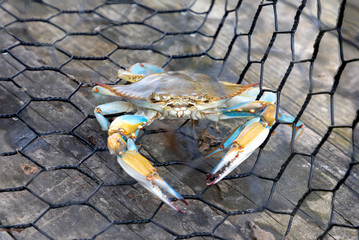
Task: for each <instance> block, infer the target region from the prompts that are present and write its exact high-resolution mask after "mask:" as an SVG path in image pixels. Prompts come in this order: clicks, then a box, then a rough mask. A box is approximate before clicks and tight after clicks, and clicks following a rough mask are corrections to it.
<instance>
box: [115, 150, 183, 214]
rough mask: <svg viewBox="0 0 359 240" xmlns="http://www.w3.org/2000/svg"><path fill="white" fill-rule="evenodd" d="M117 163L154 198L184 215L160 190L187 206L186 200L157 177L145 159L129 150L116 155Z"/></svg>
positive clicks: (155, 170) (154, 170)
mask: <svg viewBox="0 0 359 240" xmlns="http://www.w3.org/2000/svg"><path fill="white" fill-rule="evenodd" d="M117 161H118V163H119V164H120V165H121V167H122V168H123V169H124V170H125V171H126V172H127V173H128V174H129V175H130V176H131V177H133V178H134V179H136V180H137V181H138V183H140V184H141V185H142V186H143V187H145V188H146V189H147V190H148V191H149V192H151V193H152V194H153V195H154V196H156V197H158V198H159V199H161V200H162V201H163V202H164V203H166V204H167V205H169V206H170V207H171V208H173V209H175V210H176V211H178V212H181V213H184V211H183V210H181V209H180V208H178V207H177V206H176V205H174V204H173V203H172V202H171V201H170V200H169V198H168V197H167V195H166V194H165V193H164V192H163V191H162V190H164V191H165V192H167V193H169V194H170V195H172V196H173V197H174V198H176V199H179V200H181V201H183V202H184V203H185V204H186V205H188V203H187V202H186V200H185V199H184V198H183V197H182V196H181V195H180V194H178V193H177V192H176V191H175V190H174V189H173V188H172V187H171V186H170V185H169V184H168V183H167V182H166V181H165V180H163V179H162V178H161V177H160V176H159V175H158V173H157V169H156V168H154V167H153V166H152V165H151V163H150V162H149V161H148V160H147V159H146V158H145V157H143V156H142V155H141V154H139V153H138V152H137V151H133V150H129V151H126V152H125V153H124V154H123V155H122V156H120V155H118V156H117Z"/></svg>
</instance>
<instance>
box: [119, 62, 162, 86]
mask: <svg viewBox="0 0 359 240" xmlns="http://www.w3.org/2000/svg"><path fill="white" fill-rule="evenodd" d="M162 72H164V70H163V68H161V67H159V66H156V65H152V64H148V63H136V64H135V65H133V66H132V67H130V69H129V70H128V71H126V70H123V69H120V70H119V71H118V73H117V76H118V77H119V78H121V79H123V80H126V81H128V82H138V81H140V80H141V79H142V78H143V77H144V76H147V75H149V74H152V73H162Z"/></svg>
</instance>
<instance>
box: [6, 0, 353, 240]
mask: <svg viewBox="0 0 359 240" xmlns="http://www.w3.org/2000/svg"><path fill="white" fill-rule="evenodd" d="M358 11H359V6H358V4H357V3H355V2H354V1H352V2H350V1H345V0H343V1H334V0H333V1H325V3H324V1H320V0H317V1H306V0H303V1H301V2H299V1H237V2H236V1H214V0H212V1H201V0H198V1H178V2H175V1H174V2H171V3H169V2H166V1H163V3H161V1H160V2H157V3H153V2H151V1H131V0H118V1H115V0H113V1H46V0H37V1H6V0H5V1H4V0H3V1H0V53H1V56H0V63H1V64H0V70H1V71H0V91H1V95H0V96H1V97H0V98H1V104H0V130H1V131H0V138H1V146H0V161H1V166H2V167H1V168H2V169H1V176H0V179H1V181H0V206H1V210H0V214H1V215H0V216H1V218H0V230H1V232H0V234H1V235H0V236H1V238H3V239H23V238H26V239H68V238H83V239H116V238H117V239H171V238H173V239H188V238H199V239H211V238H215V239H280V238H289V239H313V238H318V239H358V238H359V235H358V229H359V212H358V208H357V205H356V204H357V202H358V197H359V194H358V192H359V191H358V186H359V185H358V175H357V172H358V160H357V154H358V136H359V135H358V130H357V128H358V127H357V123H358V121H359V115H358V113H359V110H358V107H357V106H358V103H359V101H358V100H359V99H358V90H357V89H358V88H357V87H356V86H357V85H356V83H357V81H356V80H357V76H358V69H359V68H358V63H359V57H358V56H359V54H358V52H359V44H358V37H357V35H356V34H357V32H358V25H357V20H358V19H357V16H358V14H356V13H358ZM136 62H149V63H152V64H157V65H160V66H163V67H164V68H165V69H166V70H181V69H182V70H188V71H191V72H203V73H206V74H208V75H211V76H216V77H219V78H220V79H221V80H225V81H229V82H236V83H244V82H246V83H255V82H260V87H261V89H262V92H261V93H263V91H272V92H275V93H277V96H278V100H277V107H278V108H280V109H282V111H284V112H287V113H289V114H291V115H293V116H296V119H295V121H294V123H290V124H288V123H284V122H277V123H276V124H275V125H274V127H273V128H272V129H271V132H272V133H275V134H270V137H269V138H267V140H266V141H265V142H264V143H263V144H262V145H261V147H260V148H259V149H258V150H257V151H256V152H255V153H254V154H253V155H252V156H251V157H250V158H249V159H248V160H246V162H245V163H243V164H242V165H241V166H240V167H239V168H238V169H237V170H235V171H234V172H232V173H231V174H230V176H228V177H226V178H225V179H224V180H223V181H222V182H221V183H219V184H217V185H216V186H211V187H209V186H206V184H205V181H204V179H205V177H206V174H207V173H208V172H209V171H211V169H212V168H213V166H214V165H215V164H216V163H217V162H218V160H219V159H220V156H215V157H213V158H210V159H205V160H204V159H201V154H203V153H206V152H208V151H210V150H211V149H213V148H215V147H217V146H218V145H219V144H220V142H221V140H222V139H224V138H225V136H226V134H227V133H229V132H230V131H231V129H233V128H234V127H235V126H236V125H238V124H240V122H239V121H237V120H236V121H229V122H224V123H220V124H219V126H218V127H219V129H220V130H221V131H220V133H219V132H217V131H216V126H214V125H213V123H211V122H208V121H200V122H199V123H196V124H195V125H194V126H192V125H191V122H188V121H163V122H155V123H154V124H153V125H151V126H149V127H146V128H145V129H144V131H143V133H141V135H140V137H139V138H138V139H137V144H139V145H140V152H141V153H142V154H143V155H144V156H145V157H146V158H148V159H149V160H150V161H151V162H152V163H153V165H154V166H155V167H156V168H158V170H159V172H160V174H161V176H162V177H164V178H165V179H166V180H167V181H168V182H169V183H170V185H171V186H173V187H174V188H175V189H176V190H178V192H179V193H180V194H181V195H183V196H184V198H185V199H187V201H188V202H189V206H188V207H186V213H185V214H180V213H175V212H173V210H171V209H170V208H169V207H168V206H165V205H164V204H163V203H162V202H161V201H159V200H157V199H155V198H154V197H153V196H151V195H150V194H149V193H148V192H146V190H144V189H143V188H142V187H141V186H140V185H139V184H138V183H136V181H134V180H132V179H131V178H130V177H129V176H128V175H127V174H126V173H125V172H124V171H123V170H122V169H121V168H120V167H119V166H118V165H117V163H116V159H115V157H114V156H111V155H110V154H109V153H108V150H107V147H106V138H107V133H106V132H102V131H101V129H100V127H99V125H98V124H97V122H96V120H95V117H94V115H93V109H94V107H95V106H96V102H95V100H94V99H93V97H92V96H91V87H92V86H93V82H100V83H106V84H113V83H116V84H117V83H119V84H122V82H121V80H120V79H117V78H116V73H117V70H118V69H119V68H123V69H125V68H127V67H130V66H131V65H132V64H134V63H136ZM299 119H300V120H302V121H303V122H304V123H305V125H306V129H305V132H304V133H303V135H302V136H301V138H300V139H298V140H297V141H296V142H294V140H293V136H294V131H295V127H294V126H295V123H296V122H298V121H299ZM286 125H290V126H292V128H290V127H288V126H286ZM173 126H176V127H173ZM264 237H267V238H264Z"/></svg>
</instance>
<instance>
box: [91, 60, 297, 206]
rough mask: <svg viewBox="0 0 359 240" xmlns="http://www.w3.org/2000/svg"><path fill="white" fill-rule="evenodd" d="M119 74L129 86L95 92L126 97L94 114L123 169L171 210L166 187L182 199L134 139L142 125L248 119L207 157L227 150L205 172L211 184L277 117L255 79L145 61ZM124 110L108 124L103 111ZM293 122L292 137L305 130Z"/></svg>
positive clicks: (268, 95)
mask: <svg viewBox="0 0 359 240" xmlns="http://www.w3.org/2000/svg"><path fill="white" fill-rule="evenodd" d="M118 77H119V78H121V79H123V80H126V81H128V82H131V83H132V84H129V85H104V84H97V85H96V86H95V87H94V88H93V92H94V94H95V96H96V97H97V98H98V99H99V100H102V101H105V99H106V98H105V96H106V95H108V96H118V97H121V98H122V99H125V100H126V101H123V100H119V101H114V102H107V103H104V104H102V105H99V106H97V107H96V108H95V111H94V112H95V117H96V118H97V120H98V122H99V124H100V125H101V127H102V129H103V130H105V131H108V135H109V136H108V139H107V143H108V148H109V151H110V153H111V154H115V155H116V156H117V160H118V162H119V164H120V165H121V166H122V168H123V169H124V170H125V171H126V172H127V173H128V174H129V175H130V176H132V177H133V178H134V179H136V180H137V181H138V182H139V183H140V184H141V185H142V186H143V187H145V188H146V189H147V190H149V191H150V192H151V193H152V194H153V195H155V196H157V197H158V198H159V199H161V200H162V201H163V202H164V203H166V204H168V205H169V206H170V207H172V208H173V209H175V210H177V211H179V212H183V211H182V210H181V209H180V208H179V207H177V206H176V205H175V204H174V203H173V202H172V201H170V200H169V198H168V197H167V195H166V194H165V192H167V193H168V194H170V195H172V196H173V197H174V198H176V199H179V200H182V201H183V202H184V203H185V204H187V202H186V200H185V199H184V198H183V197H182V196H181V195H180V194H179V193H177V192H176V191H175V190H174V189H173V188H172V187H171V186H170V185H169V184H168V183H167V182H166V181H165V180H163V179H162V178H161V177H160V176H159V174H158V172H157V170H156V168H154V167H153V166H152V165H151V163H150V162H149V161H148V160H147V159H146V158H145V157H143V156H142V155H141V154H140V153H139V152H138V149H137V146H136V144H135V139H136V137H137V135H138V133H139V131H140V129H142V128H143V127H144V126H145V125H149V124H151V123H152V122H153V121H155V120H157V119H192V120H199V119H209V120H212V121H220V120H224V119H231V118H248V120H247V121H246V122H245V123H244V124H243V125H241V126H239V127H237V128H236V129H235V130H234V131H233V132H232V133H231V134H230V135H229V136H228V137H227V139H226V140H224V141H223V143H222V144H221V145H220V147H218V148H217V149H215V150H213V151H212V152H210V153H209V154H208V155H207V157H209V156H212V155H214V154H215V153H218V152H220V151H222V150H224V149H227V148H229V150H228V152H227V153H226V154H225V155H224V157H223V158H222V159H221V160H220V161H219V163H218V164H217V166H215V168H214V169H213V170H212V171H211V172H210V173H209V174H208V176H207V179H206V181H208V180H210V179H211V181H210V182H209V183H207V184H208V185H213V184H216V183H218V182H219V181H220V180H222V179H223V178H224V177H225V176H227V175H228V174H229V173H230V172H231V171H233V169H235V168H236V167H237V166H238V165H239V164H241V163H242V162H243V161H244V160H246V159H247V158H248V157H249V156H250V155H251V154H252V153H253V152H254V151H255V149H257V148H258V147H259V146H260V145H261V144H262V143H263V141H264V140H265V139H266V138H267V136H268V134H269V130H270V128H271V127H272V126H273V124H274V123H275V121H276V119H275V118H276V106H275V105H274V102H275V101H276V94H274V93H272V92H269V91H265V92H264V93H263V94H262V96H261V97H260V99H259V100H256V97H257V96H258V94H259V93H260V89H259V88H258V86H257V85H258V84H249V85H239V84H233V83H228V82H222V81H217V79H214V78H212V77H210V76H207V75H205V74H200V73H190V72H187V71H173V72H165V71H164V70H163V69H162V68H161V67H158V66H154V65H151V64H147V63H138V64H135V65H133V66H132V67H131V68H130V69H129V70H128V71H126V70H120V71H119V72H118ZM130 112H131V113H133V114H124V115H121V116H119V117H117V118H115V119H114V120H113V121H112V123H110V122H109V121H108V120H107V118H106V115H111V114H117V113H130ZM278 116H279V120H281V121H284V122H287V123H292V122H293V121H294V119H295V118H294V117H292V116H289V115H286V114H281V113H279V114H278ZM303 127H304V125H303V123H302V122H301V121H298V122H297V124H296V132H295V139H297V138H298V137H299V135H300V134H301V132H302V130H303Z"/></svg>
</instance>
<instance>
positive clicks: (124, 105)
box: [94, 101, 134, 131]
mask: <svg viewBox="0 0 359 240" xmlns="http://www.w3.org/2000/svg"><path fill="white" fill-rule="evenodd" d="M133 110H134V108H133V105H132V104H130V103H128V102H122V101H116V102H110V103H105V104H102V105H99V106H97V107H96V108H95V110H94V114H95V117H96V119H97V121H98V122H99V124H100V125H101V127H102V130H104V131H107V130H108V128H109V126H110V123H109V121H108V120H107V119H106V117H105V116H106V115H109V114H116V113H122V112H130V111H133Z"/></svg>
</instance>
